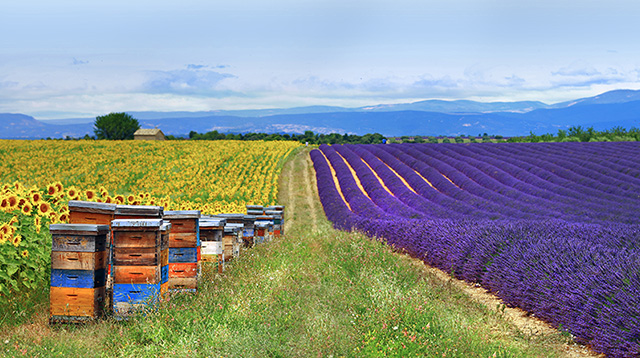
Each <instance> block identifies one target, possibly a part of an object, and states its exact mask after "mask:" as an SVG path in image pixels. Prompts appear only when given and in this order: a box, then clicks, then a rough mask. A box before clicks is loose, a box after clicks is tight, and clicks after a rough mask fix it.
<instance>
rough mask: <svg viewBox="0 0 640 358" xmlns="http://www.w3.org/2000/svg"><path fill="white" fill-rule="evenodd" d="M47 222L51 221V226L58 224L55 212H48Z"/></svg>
mask: <svg viewBox="0 0 640 358" xmlns="http://www.w3.org/2000/svg"><path fill="white" fill-rule="evenodd" d="M49 220H51V223H52V224H57V223H58V214H57V213H56V212H55V211H51V212H49Z"/></svg>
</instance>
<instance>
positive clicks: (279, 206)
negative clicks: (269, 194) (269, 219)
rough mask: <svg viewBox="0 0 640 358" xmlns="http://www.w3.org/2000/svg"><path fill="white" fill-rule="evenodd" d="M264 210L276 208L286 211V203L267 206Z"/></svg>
mask: <svg viewBox="0 0 640 358" xmlns="http://www.w3.org/2000/svg"><path fill="white" fill-rule="evenodd" d="M264 210H276V211H284V205H272V206H267V207H266V208H264Z"/></svg>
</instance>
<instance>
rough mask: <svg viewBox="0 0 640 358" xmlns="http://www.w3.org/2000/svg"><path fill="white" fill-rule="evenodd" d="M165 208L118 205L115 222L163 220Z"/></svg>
mask: <svg viewBox="0 0 640 358" xmlns="http://www.w3.org/2000/svg"><path fill="white" fill-rule="evenodd" d="M163 215H164V208H163V207H162V206H152V205H116V210H115V213H114V220H119V219H124V220H133V219H162V218H163Z"/></svg>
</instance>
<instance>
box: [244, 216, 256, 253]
mask: <svg viewBox="0 0 640 358" xmlns="http://www.w3.org/2000/svg"><path fill="white" fill-rule="evenodd" d="M243 221H244V227H243V230H242V240H243V241H244V247H245V248H250V247H253V245H254V243H253V234H254V229H255V222H256V216H255V215H245V216H244V217H243Z"/></svg>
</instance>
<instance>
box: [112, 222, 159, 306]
mask: <svg viewBox="0 0 640 358" xmlns="http://www.w3.org/2000/svg"><path fill="white" fill-rule="evenodd" d="M163 224H164V223H163V221H162V219H116V220H113V221H112V222H111V230H112V232H113V248H112V256H113V257H112V271H113V272H112V278H113V311H114V313H115V315H116V317H120V318H121V317H125V316H127V315H129V314H131V313H133V312H135V311H139V310H142V309H144V308H146V307H147V306H148V305H150V304H153V303H155V302H156V301H157V300H158V299H159V298H160V297H162V295H163V294H164V293H165V292H166V291H167V288H168V286H167V285H168V257H167V255H166V252H167V250H168V242H166V241H165V242H163V234H162V230H163ZM164 230H165V235H164V238H165V240H167V239H168V235H167V234H166V232H167V231H168V230H170V227H169V226H164ZM163 253H164V255H163Z"/></svg>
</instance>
